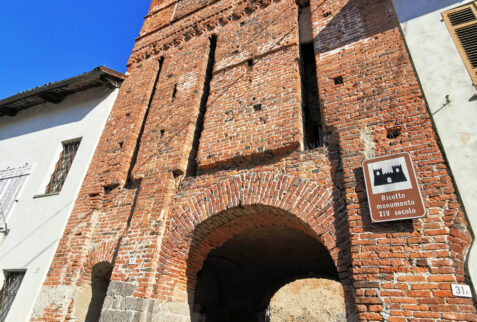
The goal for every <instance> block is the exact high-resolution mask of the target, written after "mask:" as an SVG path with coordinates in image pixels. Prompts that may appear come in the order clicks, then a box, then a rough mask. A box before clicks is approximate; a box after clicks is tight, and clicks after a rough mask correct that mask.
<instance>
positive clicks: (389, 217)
mask: <svg viewBox="0 0 477 322" xmlns="http://www.w3.org/2000/svg"><path fill="white" fill-rule="evenodd" d="M363 172H364V179H365V182H366V192H367V195H368V204H369V210H370V215H371V220H372V221H373V222H385V221H393V220H404V219H412V218H420V217H423V216H424V214H425V208H424V203H423V201H422V196H421V192H420V191H419V186H418V183H417V178H416V174H415V171H414V167H413V164H412V160H411V157H410V156H409V154H407V153H399V154H393V155H388V156H385V157H379V158H376V159H372V160H366V161H364V162H363Z"/></svg>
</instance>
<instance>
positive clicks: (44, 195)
mask: <svg viewBox="0 0 477 322" xmlns="http://www.w3.org/2000/svg"><path fill="white" fill-rule="evenodd" d="M59 194H60V193H59V192H52V193H44V194H41V195H34V196H33V199H36V198H43V197H49V196H56V195H59Z"/></svg>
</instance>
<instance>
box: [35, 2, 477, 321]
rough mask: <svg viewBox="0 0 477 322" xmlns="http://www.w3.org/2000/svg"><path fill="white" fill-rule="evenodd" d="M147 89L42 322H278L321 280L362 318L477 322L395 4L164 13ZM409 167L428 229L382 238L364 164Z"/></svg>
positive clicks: (164, 7)
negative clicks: (89, 321) (281, 295)
mask: <svg viewBox="0 0 477 322" xmlns="http://www.w3.org/2000/svg"><path fill="white" fill-rule="evenodd" d="M128 75H129V76H128V78H127V79H126V80H125V81H124V83H123V85H122V87H121V90H120V93H119V96H118V99H117V101H116V104H115V106H114V108H113V111H112V113H111V116H110V118H109V120H108V123H107V125H106V127H105V130H104V133H103V134H102V137H101V139H100V143H99V146H98V149H97V151H96V154H95V156H94V158H93V160H92V163H91V166H90V168H89V171H88V174H87V176H86V178H85V181H84V183H83V186H82V189H81V192H80V194H79V197H78V199H77V200H76V205H75V208H74V211H73V213H72V214H71V218H70V220H69V222H68V225H67V227H66V229H65V233H64V236H63V238H62V239H61V241H60V244H59V246H58V250H57V253H56V255H55V258H54V260H53V263H52V266H51V268H50V271H49V273H48V276H47V277H46V280H45V283H44V286H43V288H42V291H41V294H40V295H39V298H38V301H37V304H36V308H35V312H34V315H33V319H34V320H38V321H40V320H64V319H73V320H74V319H78V320H80V319H83V318H85V317H88V316H89V317H91V318H98V317H99V315H100V314H101V320H103V321H190V320H191V319H192V320H193V321H201V320H203V321H262V320H266V319H267V317H266V315H267V313H266V308H267V305H268V302H269V301H270V297H271V296H272V295H273V293H274V292H275V291H276V290H277V289H279V288H280V287H281V286H283V285H285V284H286V283H288V282H290V281H292V280H295V279H297V278H300V277H310V276H322V277H323V276H326V277H329V278H331V279H335V280H336V281H338V282H339V283H340V285H341V287H342V289H343V299H344V303H345V311H346V315H347V319H348V320H349V321H354V320H362V321H371V320H373V321H376V320H386V321H407V320H413V321H421V320H422V321H424V320H425V321H442V320H465V321H474V320H476V319H477V316H476V313H475V307H474V305H473V302H472V299H470V298H460V297H454V296H453V295H452V292H451V284H457V283H461V284H464V283H468V282H469V281H468V280H466V273H465V260H466V254H467V252H468V248H469V245H470V242H471V234H470V231H469V229H468V225H467V222H466V220H465V216H464V213H463V210H462V207H461V205H460V203H459V201H458V199H457V196H456V194H455V191H454V186H453V183H452V181H451V178H450V176H449V173H448V170H447V167H446V163H445V161H444V158H443V155H442V153H441V152H440V149H439V145H438V141H437V137H436V135H435V133H434V130H433V127H432V123H431V121H430V117H429V114H428V111H427V109H426V105H425V101H424V99H423V97H422V93H421V90H420V88H419V84H418V81H417V79H416V76H415V75H414V72H413V68H412V65H411V61H410V59H409V56H408V54H407V51H406V47H405V44H404V42H403V39H402V37H401V34H400V29H399V22H398V20H397V18H396V16H395V12H394V8H393V6H392V3H391V1H390V0H310V1H309V2H307V1H302V2H299V3H296V2H295V1H293V0H273V1H272V0H209V1H204V0H153V1H152V4H151V7H150V10H149V13H148V15H147V16H146V18H145V22H144V25H143V27H142V30H141V33H140V35H139V37H138V38H137V41H136V45H135V47H134V49H133V52H132V54H131V56H130V59H129V62H128ZM398 152H408V153H409V154H410V155H411V157H412V159H413V161H414V166H415V168H416V172H417V176H418V180H419V182H420V189H421V192H422V195H423V199H424V202H425V207H426V215H425V217H424V218H421V219H413V220H406V221H396V222H389V223H380V224H376V223H371V221H370V217H369V210H368V205H367V198H366V191H365V186H364V179H363V173H362V170H361V164H362V162H363V161H364V160H366V159H369V158H372V157H374V156H382V155H387V154H393V153H398ZM109 280H110V282H109V286H108V284H107V282H108V281H109ZM106 289H107V293H106Z"/></svg>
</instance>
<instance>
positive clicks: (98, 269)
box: [74, 261, 113, 322]
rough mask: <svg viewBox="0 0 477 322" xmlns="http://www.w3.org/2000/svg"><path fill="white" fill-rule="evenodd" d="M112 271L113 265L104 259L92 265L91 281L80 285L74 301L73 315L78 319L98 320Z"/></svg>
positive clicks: (86, 320)
mask: <svg viewBox="0 0 477 322" xmlns="http://www.w3.org/2000/svg"><path fill="white" fill-rule="evenodd" d="M112 272H113V265H111V264H110V263H109V262H106V261H103V262H99V263H97V264H96V265H94V266H93V268H92V270H91V281H88V282H86V283H84V284H83V285H82V286H80V288H79V294H78V297H77V299H76V301H75V310H74V311H75V312H74V315H75V317H76V318H77V320H78V321H85V322H97V321H99V317H100V315H101V309H102V307H103V303H104V299H105V298H106V292H107V290H108V286H109V282H110V280H111V273H112Z"/></svg>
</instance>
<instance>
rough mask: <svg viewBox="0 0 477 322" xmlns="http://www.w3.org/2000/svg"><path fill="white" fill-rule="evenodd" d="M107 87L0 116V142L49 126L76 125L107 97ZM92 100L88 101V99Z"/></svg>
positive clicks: (45, 128)
mask: <svg viewBox="0 0 477 322" xmlns="http://www.w3.org/2000/svg"><path fill="white" fill-rule="evenodd" d="M108 91H110V90H109V89H107V88H104V87H101V88H94V89H90V90H87V91H84V92H81V93H77V94H74V95H71V96H68V97H66V98H65V99H64V100H63V101H62V102H61V103H59V104H53V103H44V104H40V105H37V106H34V107H30V108H28V109H26V110H23V111H20V112H19V113H18V114H17V115H16V116H14V117H9V116H2V117H0V128H1V130H0V141H1V140H7V139H11V138H15V137H18V136H21V135H25V134H31V133H33V132H38V131H43V130H47V129H50V128H53V127H57V126H61V125H66V124H70V123H75V122H79V121H81V120H82V119H84V118H85V117H86V116H87V115H88V114H89V113H90V112H91V111H92V110H93V109H94V108H95V107H96V106H98V105H99V104H100V103H101V101H102V100H104V99H105V98H106V96H107V95H109V93H108ZM93 97H94V98H96V97H99V98H96V99H92V98H93Z"/></svg>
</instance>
